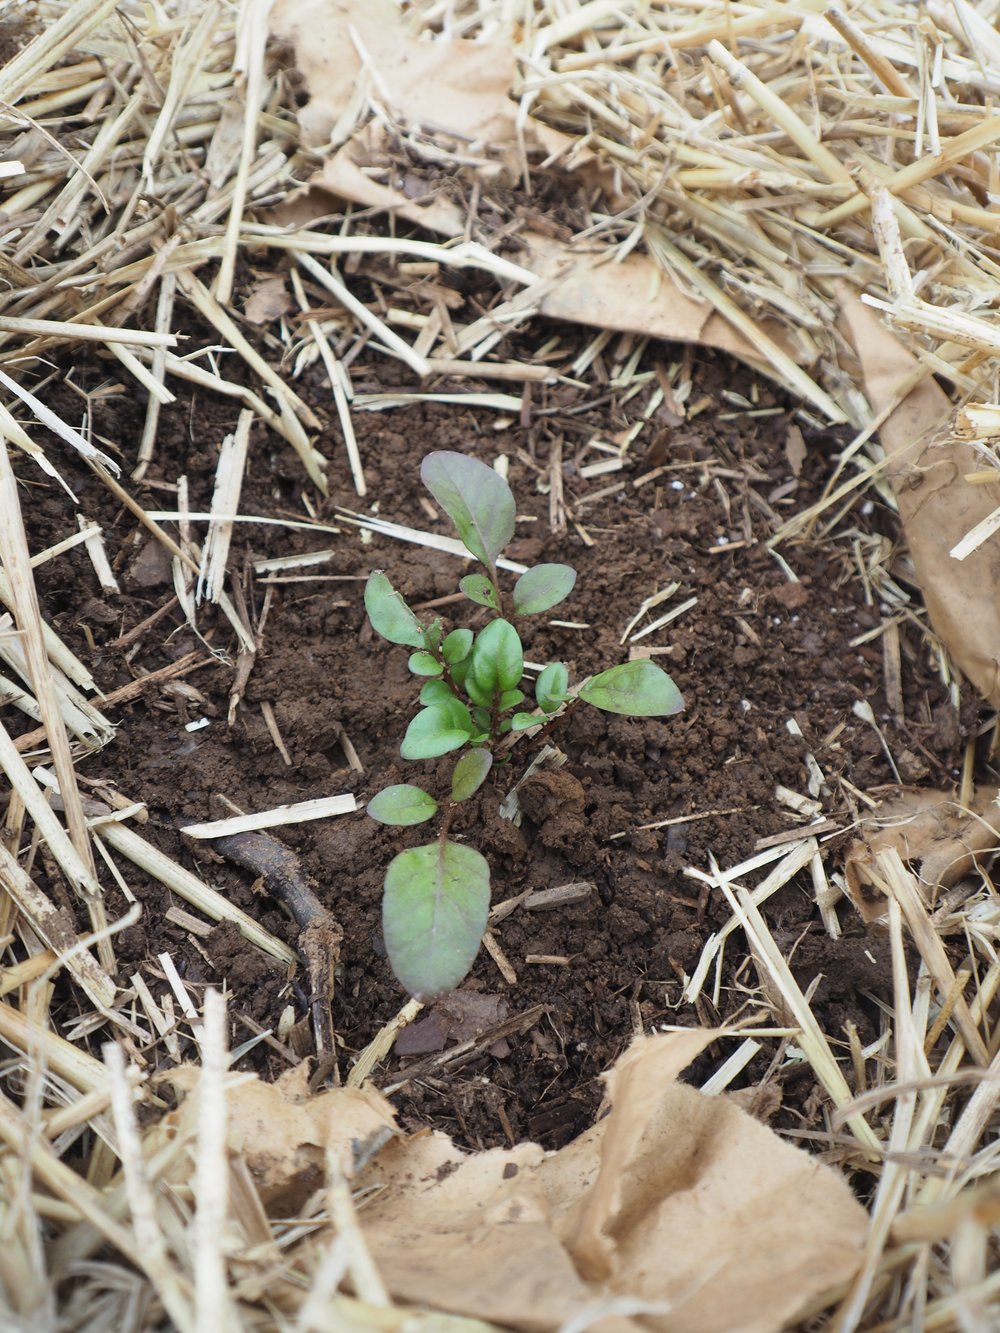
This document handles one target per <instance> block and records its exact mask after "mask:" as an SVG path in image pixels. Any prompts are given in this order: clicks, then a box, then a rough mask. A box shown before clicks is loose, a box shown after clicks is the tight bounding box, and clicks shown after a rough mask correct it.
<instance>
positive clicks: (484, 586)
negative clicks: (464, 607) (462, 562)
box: [458, 574, 500, 611]
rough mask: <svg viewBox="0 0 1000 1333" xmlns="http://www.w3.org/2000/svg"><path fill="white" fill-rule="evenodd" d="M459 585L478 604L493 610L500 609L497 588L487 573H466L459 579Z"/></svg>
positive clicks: (470, 599)
mask: <svg viewBox="0 0 1000 1333" xmlns="http://www.w3.org/2000/svg"><path fill="white" fill-rule="evenodd" d="M458 586H459V588H460V589H461V590H462V592H464V593H465V595H466V597H468V599H469V601H470V602H475V603H476V605H477V606H488V607H489V608H490V610H491V611H499V610H500V606H499V603H498V602H497V594H496V589H495V588H494V587H493V584H492V583H491V582H490V581H489V579H488V578H487V577H486V575H485V574H466V576H465V578H463V579H459V580H458Z"/></svg>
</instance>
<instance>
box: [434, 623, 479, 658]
mask: <svg viewBox="0 0 1000 1333" xmlns="http://www.w3.org/2000/svg"><path fill="white" fill-rule="evenodd" d="M471 647H472V630H471V629H453V630H452V632H451V633H450V634H449V635H448V637H447V638H446V639H445V641H444V643H443V644H442V645H441V652H442V653H443V654H444V660H445V661H446V662H450V663H454V662H462V661H464V660H465V658H467V657H468V655H469V649H470V648H471Z"/></svg>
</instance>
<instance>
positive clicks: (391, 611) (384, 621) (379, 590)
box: [365, 569, 424, 648]
mask: <svg viewBox="0 0 1000 1333" xmlns="http://www.w3.org/2000/svg"><path fill="white" fill-rule="evenodd" d="M365 610H366V611H367V612H368V619H369V620H370V621H371V625H372V629H373V630H375V631H376V633H378V634H381V635H382V638H383V639H388V640H389V642H390V643H405V644H408V645H409V646H410V647H411V648H423V646H424V631H423V626H422V625H421V624H420V621H419V620H418V619H417V617H416V616H415V615H414V614H413V612H412V611H411V610H410V608H409V607H408V606H407V605H406V603H405V602H404V601H403V599H402V597H401V596H400V595H399V593H398V592H397V591H396V589H395V588H394V587H393V586H392V584H391V583H390V582H389V580H388V579H387V578H386V576H385V575H384V574H383V573H382V571H381V570H380V569H373V570H372V572H371V574H369V576H368V582H367V583H366V584H365Z"/></svg>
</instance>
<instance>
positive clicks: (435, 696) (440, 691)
mask: <svg viewBox="0 0 1000 1333" xmlns="http://www.w3.org/2000/svg"><path fill="white" fill-rule="evenodd" d="M454 697H455V691H454V690H452V689H450V688H449V686H447V685H446V684H445V683H444V681H443V680H429V681H427V682H426V684H424V685H422V686H421V688H420V702H421V703H422V704H442V703H443V704H447V703H451V701H452V699H454Z"/></svg>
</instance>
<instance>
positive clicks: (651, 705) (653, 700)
mask: <svg viewBox="0 0 1000 1333" xmlns="http://www.w3.org/2000/svg"><path fill="white" fill-rule="evenodd" d="M579 693H580V698H581V699H583V700H584V701H585V702H586V703H588V704H593V706H594V707H595V708H602V709H603V710H604V711H605V712H606V713H625V714H626V715H627V716H629V717H667V716H668V715H669V714H671V713H679V712H680V711H681V709H682V708H683V707H684V699H683V697H682V695H681V692H680V690H679V689H678V688H677V686H676V685H675V684H674V682H673V681H672V680H671V679H670V677H669V676H668V675H667V673H666V672H665V671H663V670H661V669H660V667H658V666H656V665H655V663H653V662H650V661H649V660H648V658H640V659H639V660H638V661H636V662H625V663H623V664H622V666H616V667H611V668H610V670H608V671H602V672H601V674H600V675H599V676H594V677H592V679H590V680H588V681H587V683H586V685H583V686H581V688H580V691H579Z"/></svg>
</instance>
